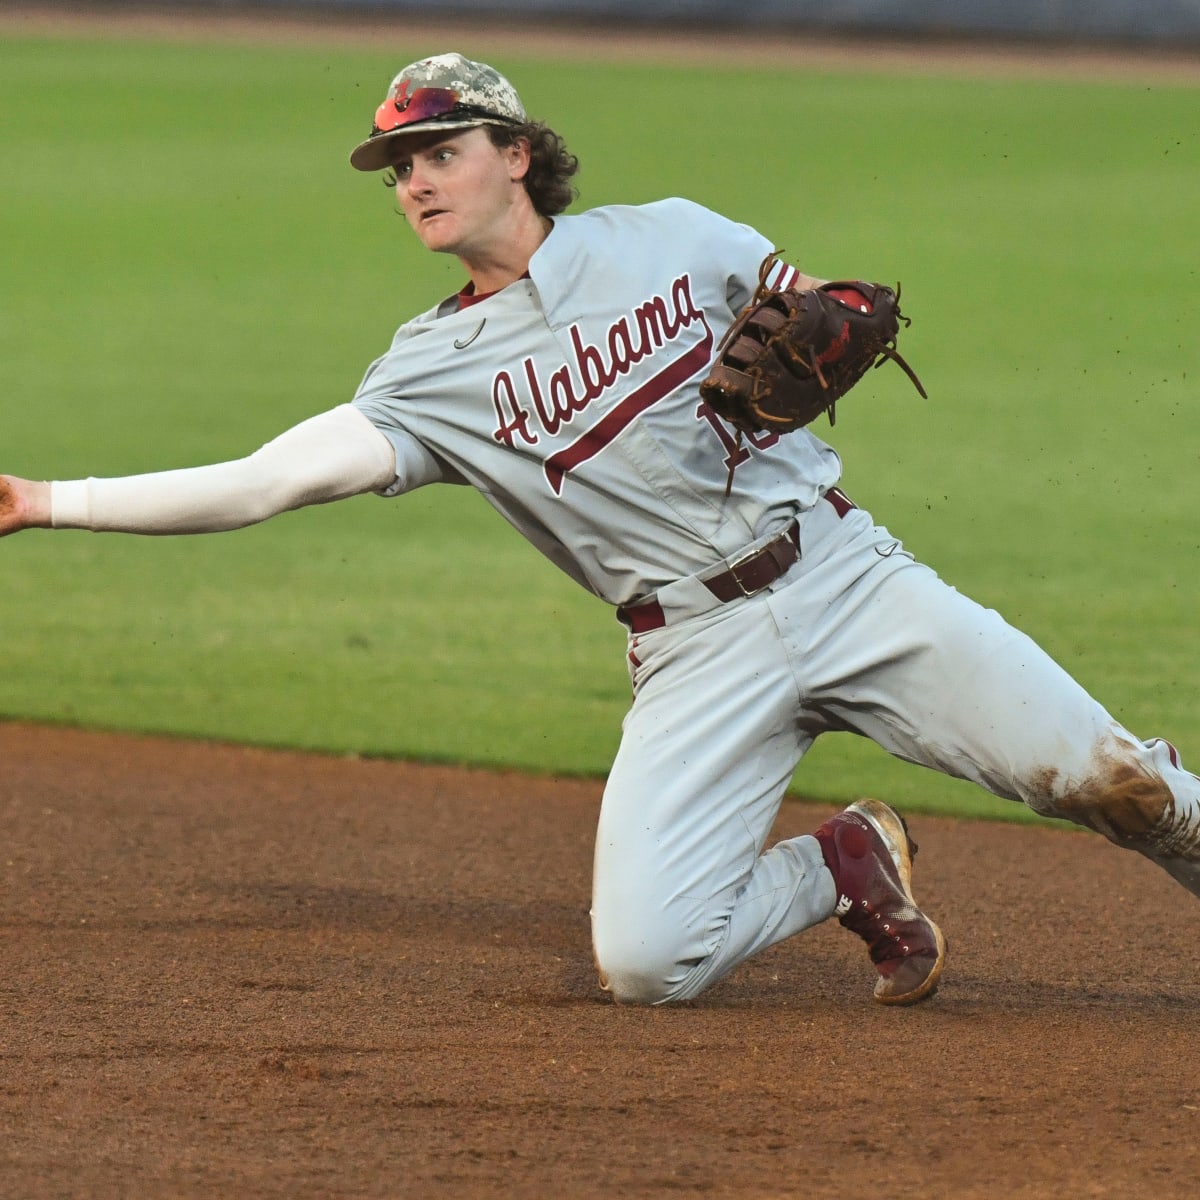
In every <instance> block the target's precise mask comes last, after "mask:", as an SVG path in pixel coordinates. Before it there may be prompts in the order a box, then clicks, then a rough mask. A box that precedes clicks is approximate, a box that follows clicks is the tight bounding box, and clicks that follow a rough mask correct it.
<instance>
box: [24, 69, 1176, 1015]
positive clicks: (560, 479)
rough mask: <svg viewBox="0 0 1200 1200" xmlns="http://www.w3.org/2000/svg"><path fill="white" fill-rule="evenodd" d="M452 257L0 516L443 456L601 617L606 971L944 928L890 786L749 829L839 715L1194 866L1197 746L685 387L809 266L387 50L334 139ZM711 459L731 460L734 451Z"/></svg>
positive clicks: (924, 968) (908, 749) (906, 995)
mask: <svg viewBox="0 0 1200 1200" xmlns="http://www.w3.org/2000/svg"><path fill="white" fill-rule="evenodd" d="M350 161H351V163H352V164H353V165H354V166H355V167H356V168H358V169H359V170H362V171H390V172H391V173H392V175H391V176H389V177H388V178H389V179H391V178H393V177H394V184H395V191H396V197H397V201H398V203H399V205H400V207H401V209H402V211H403V214H404V216H405V217H406V218H407V221H408V223H409V224H410V225H411V227H412V229H413V232H414V233H415V234H416V236H417V237H418V238H420V240H421V241H422V243H423V244H424V245H425V246H426V247H427V248H428V249H429V250H431V251H436V252H439V253H444V254H451V255H454V256H456V257H457V259H458V260H459V262H460V263H461V265H462V267H463V270H464V274H465V282H464V285H463V287H462V289H461V291H459V292H458V293H457V294H456V295H453V296H450V297H448V298H447V299H445V300H443V301H442V302H441V303H439V304H437V305H436V306H435V307H433V308H431V309H430V310H429V311H428V312H424V313H421V314H420V315H419V316H416V317H414V318H412V319H411V320H409V321H407V322H406V323H405V324H403V325H401V326H400V328H399V330H398V331H397V332H396V334H395V337H394V338H393V340H392V342H391V345H390V346H389V347H388V348H387V349H386V351H385V352H384V353H383V354H382V355H381V356H380V357H379V358H378V359H376V360H375V362H373V363H372V364H371V365H370V366H369V367H368V369H367V371H366V374H365V376H364V377H363V380H362V382H361V383H360V384H359V386H358V389H357V391H356V392H355V394H354V395H353V398H352V399H351V400H350V401H349V402H348V403H342V404H338V405H336V406H335V407H332V408H330V409H329V410H328V411H325V412H322V413H320V414H318V415H316V416H314V417H312V418H310V419H309V420H307V421H304V422H302V423H301V424H300V425H297V426H296V427H295V428H293V429H290V430H288V431H286V432H284V433H283V434H281V435H280V436H279V437H277V438H275V439H274V440H273V441H271V442H269V443H267V444H266V445H265V446H263V447H262V448H261V449H259V450H257V451H255V452H254V453H252V454H250V455H249V456H248V457H246V458H243V459H240V460H238V461H233V462H226V463H220V464H215V465H210V466H203V467H196V468H191V469H185V470H176V471H168V472H162V473H157V474H150V475H139V476H131V477H126V478H118V479H94V478H92V479H83V480H68V481H59V482H53V483H42V482H33V481H29V480H23V479H18V478H15V477H12V476H3V477H0V533H11V532H14V531H16V530H19V529H23V528H26V527H31V526H41V527H51V528H59V529H64V528H65V529H91V530H118V531H126V532H133V533H156V534H178V533H201V532H211V531H216V530H225V529H233V528H237V527H241V526H245V525H249V524H251V523H254V522H258V521H262V520H264V519H266V518H268V517H271V516H272V515H274V514H277V513H281V512H284V511H286V510H290V509H295V508H299V507H301V506H303V505H309V504H319V503H324V502H327V501H332V500H337V499H339V498H342V497H346V496H351V495H355V494H359V493H364V492H375V493H377V494H379V495H380V496H384V497H395V496H400V495H401V494H403V493H405V492H410V491H412V490H414V489H416V488H419V487H423V486H425V485H428V484H435V483H443V484H446V483H450V484H466V485H470V486H472V487H475V488H477V489H478V490H479V491H480V492H481V493H482V494H483V496H484V497H485V498H486V500H487V501H488V502H489V503H490V504H491V505H492V506H493V507H495V509H496V510H497V511H498V512H499V513H500V514H501V515H502V516H503V517H504V518H505V519H506V520H507V521H508V522H509V523H510V524H511V525H513V526H514V527H515V528H516V529H517V530H518V531H519V532H520V533H521V534H522V535H523V536H525V537H526V538H527V539H529V541H530V542H532V543H533V544H534V545H535V546H536V547H537V548H538V549H539V550H541V551H542V552H543V553H544V554H545V555H546V557H547V558H549V559H550V560H551V561H552V562H553V563H554V564H555V565H556V566H558V567H560V568H561V569H562V570H564V571H565V572H567V574H568V575H570V576H571V578H573V579H574V580H576V581H577V582H578V583H579V584H580V585H581V586H582V587H584V588H586V589H588V591H590V592H592V593H593V594H595V595H596V596H598V597H599V598H600V599H601V600H603V601H605V602H607V603H608V604H610V605H612V606H613V607H614V608H615V610H616V614H617V617H618V618H619V619H620V621H621V622H623V624H624V625H625V627H626V629H627V630H628V670H629V676H630V680H631V683H632V688H633V701H632V705H631V707H630V710H629V713H628V715H627V717H626V719H625V722H624V726H623V737H622V740H621V744H620V748H619V751H618V753H617V756H616V760H615V762H614V763H613V766H612V771H611V774H610V775H609V778H608V781H607V784H606V787H605V790H604V798H603V804H602V807H601V812H600V818H599V825H598V829H597V834H596V845H595V863H594V877H593V896H592V935H593V951H594V954H595V959H596V963H597V967H598V970H599V974H600V981H601V984H602V986H603V987H605V988H607V989H608V990H609V991H610V992H611V994H612V995H613V997H615V998H616V999H617V1000H619V1001H625V1002H636V1003H662V1002H668V1001H675V1000H684V999H689V998H692V997H695V996H697V995H699V994H700V993H701V992H703V991H704V990H705V989H706V988H707V987H709V986H710V985H711V984H712V983H714V982H715V981H716V980H718V979H720V978H721V977H722V976H724V975H725V974H726V973H727V972H729V971H730V970H732V969H733V968H734V967H735V966H736V965H737V964H738V963H740V962H742V961H743V960H744V959H746V958H748V957H749V956H750V955H753V954H755V953H757V952H758V951H760V950H763V949H765V948H766V947H768V946H770V945H773V944H774V943H776V942H779V941H780V940H782V939H784V938H787V937H789V936H791V935H793V934H796V933H799V932H800V931H802V930H804V929H806V928H808V927H810V926H812V925H814V924H816V923H818V922H820V921H824V920H827V919H828V918H830V917H834V916H836V917H837V918H838V919H839V920H840V921H841V923H842V924H843V925H845V926H846V927H847V928H848V929H850V930H851V931H852V932H854V933H856V934H857V935H859V936H860V937H862V938H863V940H864V941H865V942H866V943H867V948H868V953H869V957H870V959H871V961H872V962H873V964H874V967H875V973H876V980H875V985H874V994H875V998H876V999H877V1000H879V1001H880V1002H882V1003H885V1004H911V1003H915V1002H917V1001H919V1000H923V999H925V998H926V997H928V996H930V995H932V994H933V992H934V990H935V989H936V987H937V984H938V980H939V976H940V975H941V972H942V968H943V965H944V962H945V956H946V944H945V940H944V938H943V935H942V933H941V931H940V929H939V928H938V926H937V925H936V924H935V923H934V922H933V921H932V920H931V919H930V918H929V917H928V916H927V915H926V914H925V913H924V912H923V911H922V910H921V909H920V908H919V907H918V905H917V903H916V901H915V899H914V897H913V893H912V854H913V851H914V849H915V847H914V846H913V845H912V843H911V842H910V841H909V838H908V834H907V830H906V828H905V825H904V823H903V822H902V821H901V819H900V818H899V816H898V815H897V814H896V813H894V812H893V811H892V810H891V809H890V808H888V807H887V806H886V805H884V804H882V803H879V802H877V801H873V800H864V801H860V802H858V803H856V804H852V805H850V807H849V808H847V809H846V810H845V811H843V812H841V813H839V814H838V815H836V816H834V817H833V818H832V819H831V820H829V821H826V822H825V823H824V824H823V825H821V827H820V828H818V829H817V830H815V831H814V833H813V834H812V835H805V836H801V837H796V838H791V839H788V840H785V841H781V842H778V843H776V844H775V845H772V846H770V847H767V845H766V842H767V837H768V833H769V830H770V828H771V826H772V822H773V820H774V818H775V816H776V813H777V811H778V808H779V804H780V801H781V798H782V796H783V794H784V790H785V788H786V786H787V784H788V782H789V780H790V779H791V777H792V774H793V771H794V769H795V767H796V765H797V763H798V762H799V760H800V759H801V757H802V756H803V755H804V753H805V752H806V751H807V750H808V749H809V747H811V746H812V744H813V743H814V741H815V740H816V739H817V738H818V737H819V736H820V735H821V734H822V733H825V732H827V731H833V730H840V731H849V732H853V733H856V734H860V735H863V736H866V737H869V738H871V739H873V740H874V741H875V742H877V743H878V744H879V745H881V746H882V747H884V748H885V749H886V750H888V751H889V752H890V753H892V754H894V755H896V756H898V757H900V758H903V759H906V760H908V761H910V762H913V763H917V764H921V765H923V766H926V767H932V768H934V769H935V770H938V771H942V772H945V773H946V774H949V775H953V776H957V777H960V778H964V779H970V780H973V781H975V782H976V783H978V784H980V785H981V786H982V787H984V788H986V789H988V790H990V791H991V792H994V793H995V794H997V795H999V796H1004V797H1007V798H1010V799H1013V800H1017V801H1021V802H1023V803H1025V804H1027V805H1029V806H1030V807H1031V808H1033V809H1034V810H1036V811H1037V812H1039V813H1043V814H1047V815H1051V816H1057V817H1064V818H1066V819H1068V820H1071V821H1075V822H1077V823H1079V824H1081V825H1085V826H1088V827H1090V828H1092V829H1095V830H1098V831H1100V832H1101V833H1103V834H1104V835H1105V836H1106V837H1107V838H1109V839H1110V840H1111V841H1113V842H1114V843H1116V844H1117V845H1118V846H1123V847H1129V848H1132V849H1134V850H1137V851H1139V852H1140V853H1142V854H1144V855H1146V856H1147V857H1149V858H1150V859H1152V860H1153V861H1154V862H1156V863H1158V864H1159V865H1161V866H1162V867H1164V868H1165V869H1166V870H1167V871H1168V872H1170V874H1171V875H1172V876H1173V877H1174V878H1175V879H1177V880H1178V881H1179V882H1180V883H1182V884H1183V885H1184V886H1185V887H1186V888H1187V889H1188V890H1190V891H1191V892H1193V893H1195V894H1200V780H1198V779H1197V778H1196V777H1195V776H1193V775H1191V774H1189V773H1188V772H1187V771H1185V770H1184V769H1183V768H1182V766H1181V765H1180V760H1179V755H1178V754H1177V753H1176V751H1175V749H1174V748H1173V747H1172V746H1171V745H1170V744H1169V743H1167V742H1165V741H1163V740H1161V739H1154V740H1150V741H1141V740H1139V739H1138V738H1136V737H1135V736H1133V735H1132V734H1131V733H1129V732H1127V731H1126V730H1125V729H1124V728H1122V727H1121V726H1120V725H1119V724H1118V723H1117V722H1116V721H1115V720H1114V719H1113V718H1112V717H1111V716H1110V715H1109V714H1108V713H1107V712H1106V711H1105V710H1104V709H1103V708H1102V707H1101V706H1100V705H1099V704H1098V703H1097V702H1096V701H1095V700H1093V699H1092V698H1091V697H1090V696H1089V695H1087V694H1086V693H1085V691H1084V690H1083V689H1082V688H1081V687H1080V686H1079V685H1078V684H1077V683H1076V682H1075V681H1074V680H1073V679H1072V678H1071V677H1070V676H1069V675H1068V674H1067V673H1066V672H1065V671H1064V670H1063V669H1062V668H1061V667H1059V666H1058V665H1057V664H1056V663H1054V662H1053V661H1052V660H1051V659H1050V658H1049V657H1048V656H1047V655H1046V654H1045V653H1044V652H1043V651H1041V650H1040V649H1039V648H1038V647H1037V646H1036V645H1034V644H1033V643H1032V642H1031V641H1030V640H1029V639H1028V638H1027V637H1025V636H1024V635H1023V634H1021V633H1019V632H1018V631H1017V630H1015V629H1013V628H1011V627H1010V626H1008V625H1007V624H1005V622H1004V621H1003V620H1002V619H1001V618H1000V616H999V615H997V614H996V613H995V612H993V611H990V610H987V609H984V608H981V607H980V606H979V605H977V604H975V603H974V602H972V601H971V600H969V599H967V598H966V597H964V596H962V595H961V594H960V593H958V592H957V591H955V590H954V589H953V588H951V587H949V586H948V585H946V584H945V583H943V582H942V580H941V579H940V578H939V577H938V576H937V575H936V574H935V573H934V571H932V570H931V569H930V568H929V567H927V566H924V565H922V564H920V563H918V562H916V561H915V560H914V558H913V556H912V555H911V554H910V553H909V552H908V551H907V550H905V548H904V546H903V545H902V543H901V542H900V541H899V540H898V539H897V538H896V537H895V536H894V535H892V534H891V533H889V532H888V531H887V530H886V529H885V528H883V527H881V526H878V525H876V524H875V522H874V521H873V520H872V518H871V516H870V515H869V514H868V513H867V512H865V511H864V510H863V509H861V508H858V507H856V505H855V504H854V502H853V501H852V500H851V499H850V498H849V497H848V496H846V495H845V493H843V492H842V491H841V490H840V489H839V488H838V486H837V485H838V480H839V478H840V473H841V464H840V460H839V457H838V455H837V453H836V452H835V451H834V450H833V449H832V448H831V447H830V446H829V445H827V444H825V443H824V442H823V441H821V440H819V439H818V438H817V437H816V436H814V435H813V434H812V433H811V432H810V431H809V430H808V429H807V428H803V429H799V430H797V431H795V432H790V433H788V434H786V435H780V434H778V433H774V432H750V433H748V434H745V436H742V434H741V433H735V431H734V430H733V428H731V426H730V425H729V424H728V423H727V422H726V421H725V420H724V419H722V418H721V417H719V416H718V415H717V414H716V412H715V411H714V410H713V409H712V407H711V406H709V405H708V404H706V403H705V402H704V400H702V398H701V394H700V385H701V382H702V381H703V380H704V378H705V376H706V372H707V371H708V370H709V367H710V364H711V363H712V362H713V360H714V356H715V355H716V354H717V353H718V352H719V349H720V346H721V342H722V337H723V335H724V333H725V332H726V330H727V329H729V327H730V326H731V324H732V323H733V322H734V321H735V319H736V318H737V316H738V314H739V313H740V312H741V311H742V310H743V309H744V308H745V307H746V306H747V304H748V302H749V301H750V300H751V297H752V296H753V295H754V293H755V291H756V288H757V287H758V284H759V282H760V264H764V263H765V264H766V265H765V266H764V278H763V280H762V282H763V284H764V286H767V287H790V288H793V289H801V290H803V289H811V288H816V287H818V286H820V285H821V284H822V283H823V281H821V280H816V279H813V278H812V277H809V276H805V275H802V274H801V273H800V272H799V271H798V270H797V269H796V268H794V267H792V266H790V265H788V264H786V263H783V262H779V261H776V260H775V259H773V258H772V257H771V253H772V246H771V242H770V241H768V240H767V239H766V238H765V237H764V236H763V235H762V234H760V233H758V232H756V231H755V230H753V229H750V228H748V227H747V226H745V225H741V224H737V223H735V222H733V221H731V220H728V219H726V218H725V217H723V216H719V215H717V214H715V213H713V212H711V211H708V210H706V209H704V208H702V207H700V206H698V205H696V204H693V203H689V202H688V201H686V200H682V199H668V200H663V201H661V202H658V203H652V204H647V205H642V206H612V207H604V208H599V209H594V210H591V211H587V212H582V213H580V214H578V215H563V214H564V210H565V209H566V208H567V207H568V205H569V203H570V201H571V199H572V198H573V194H574V192H573V187H572V183H571V180H572V176H573V174H574V172H575V169H576V165H577V164H576V162H575V160H574V158H573V157H572V156H571V155H569V154H568V153H567V151H566V148H565V146H564V144H563V142H562V139H561V138H560V137H559V136H558V135H557V134H556V133H555V132H554V131H553V130H551V129H549V128H547V127H546V126H545V125H543V124H541V123H538V122H533V121H531V120H530V119H529V118H528V117H527V115H526V113H525V110H524V108H523V106H522V103H521V101H520V99H519V97H518V95H517V93H516V91H515V90H514V89H513V87H512V85H511V84H510V83H509V82H508V81H507V80H506V79H505V78H503V77H502V76H501V75H500V74H499V73H498V72H496V71H495V70H494V69H493V68H491V67H489V66H487V65H484V64H481V63H476V62H471V61H468V60H466V59H464V58H463V57H461V56H460V55H457V54H443V55H438V56H436V57H433V58H429V59H425V60H423V61H420V62H416V63H413V64H411V65H410V66H408V67H406V68H405V69H404V70H403V71H401V72H400V74H399V75H397V76H396V78H395V80H394V81H393V82H392V84H391V87H390V88H389V90H388V92H387V97H386V99H385V100H384V102H383V104H381V105H380V107H379V109H378V111H377V112H376V114H375V120H374V124H373V127H372V129H371V134H370V136H369V137H368V138H367V139H366V140H365V141H363V142H362V143H361V144H360V145H358V146H357V147H356V148H355V149H354V150H353V152H352V154H351V155H350ZM734 468H736V469H734Z"/></svg>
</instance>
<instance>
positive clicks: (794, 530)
mask: <svg viewBox="0 0 1200 1200" xmlns="http://www.w3.org/2000/svg"><path fill="white" fill-rule="evenodd" d="M824 499H826V500H828V501H829V503H830V504H832V505H833V507H834V509H836V511H837V515H838V516H839V517H844V516H845V515H846V514H847V513H848V512H850V510H851V509H853V508H855V507H856V505H855V503H854V501H853V500H851V499H850V497H849V496H847V495H846V493H845V492H843V491H842V489H841V488H836V487H832V488H830V489H829V491H827V492H826V493H825V496H824ZM799 557H800V523H799V522H798V521H797V520H795V518H793V519H792V521H791V522H790V523H789V524H788V527H787V528H786V529H785V530H784V531H783V532H782V533H780V534H777V535H776V536H775V537H773V538H772V539H771V540H770V541H769V542H767V544H766V545H765V546H760V547H759V548H758V549H757V550H755V551H753V552H752V553H750V554H747V555H744V556H743V557H742V558H739V559H735V560H734V561H733V562H731V563H730V564H729V567H728V569H726V570H725V571H723V572H722V573H721V574H720V575H714V576H713V577H712V578H711V579H702V580H701V581H700V582H701V583H703V584H704V586H705V587H706V588H708V590H709V591H710V592H712V594H713V595H714V596H716V598H717V599H718V600H720V601H721V603H722V604H728V603H729V602H730V601H731V600H737V599H739V598H740V597H742V596H753V595H755V593H757V592H761V591H762V590H763V589H764V588H766V587H770V585H771V584H773V583H774V582H775V580H777V579H778V578H779V577H780V576H781V575H782V574H783V573H784V572H785V571H787V570H789V569H790V568H791V567H792V565H793V564H794V563H795V562H796V560H797V559H798V558H799ZM617 619H618V620H620V621H622V622H623V623H624V624H625V625H627V626H628V627H629V629H631V630H632V631H633V632H634V633H649V632H650V631H651V630H652V629H661V628H662V627H663V626H664V625H665V624H666V623H667V618H666V617H665V616H664V615H663V610H662V605H661V604H659V602H658V601H657V600H644V601H642V603H641V604H622V605H621V606H620V607H619V608H618V609H617Z"/></svg>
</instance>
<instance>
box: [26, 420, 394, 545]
mask: <svg viewBox="0 0 1200 1200" xmlns="http://www.w3.org/2000/svg"><path fill="white" fill-rule="evenodd" d="M395 472H396V454H395V451H394V450H393V449H392V445H391V443H390V442H389V441H388V439H387V438H385V437H384V436H383V434H381V433H380V432H379V430H378V429H376V428H375V426H374V425H372V424H371V422H370V421H369V420H367V418H366V417H365V416H363V414H362V413H361V412H359V411H358V409H356V408H354V407H352V406H351V405H349V404H342V405H339V406H338V407H337V408H334V409H330V410H329V411H328V412H324V413H320V414H318V415H317V416H315V417H310V418H309V419H308V420H307V421H302V422H301V423H300V424H299V425H296V426H294V427H293V428H291V429H289V430H287V432H286V433H281V434H280V435H279V437H277V438H275V439H274V440H273V441H270V442H268V443H267V444H266V445H265V446H263V447H262V448H261V449H260V450H257V451H255V452H254V453H253V454H251V455H250V456H249V457H247V458H241V459H237V460H236V461H234V462H226V463H215V464H213V465H212V466H207V467H188V468H185V469H184V470H179V471H159V472H156V473H155V474H152V475H127V476H125V477H124V478H120V479H76V480H70V481H67V482H62V481H55V482H53V483H52V484H51V485H50V507H51V523H52V524H53V526H54V528H55V529H93V530H109V531H115V532H122V533H217V532H219V531H221V530H226V529H240V528H242V527H243V526H245V525H254V524H256V523H257V522H259V521H265V520H266V519H267V518H268V517H273V516H275V515H276V514H278V513H281V512H287V511H289V510H290V509H293V508H301V507H303V506H304V505H306V504H324V503H326V502H327V501H329V500H341V499H344V498H345V497H346V496H356V495H358V494H359V493H360V492H369V491H372V490H373V489H377V488H382V487H386V486H387V485H388V484H390V483H391V482H392V480H393V479H394V478H395Z"/></svg>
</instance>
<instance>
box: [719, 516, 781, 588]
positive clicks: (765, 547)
mask: <svg viewBox="0 0 1200 1200" xmlns="http://www.w3.org/2000/svg"><path fill="white" fill-rule="evenodd" d="M791 540H792V539H791V538H789V537H788V534H787V530H786V529H785V530H784V531H783V532H782V533H777V534H776V535H775V536H774V537H773V538H771V539H770V540H769V541H766V542H763V544H762V545H761V546H759V548H758V549H757V550H751V551H749V552H748V553H746V554H743V555H742V556H741V557H740V558H735V559H734V560H733V562H731V563H730V564H729V566H728V568H727V570H728V572H729V574H730V575H732V576H733V582H734V583H736V584H737V585H738V589H739V590H740V591H741V593H742V595H743V596H746V597H749V596H757V595H758V593H759V592H765V591H766V590H767V588H769V587H770V586H771V584H773V583H774V582H775V580H776V579H778V578H779V576H780V575H782V574H783V572H782V571H780V572H779V573H778V574H777V575H775V576H774V578H772V579H768V580H767V582H766V583H763V584H759V586H758V587H756V588H747V587H746V585H745V584H744V583H743V582H742V580H741V576H740V575H738V570H737V569H738V567H740V566H741V565H742V564H743V563H748V562H749V561H750V560H751V559H752V558H757V557H758V556H759V555H760V554H766V555H768V556H769V557H770V559H771V561H772V562H776V561H777V560H776V558H775V556H774V555H773V554H771V552H770V547H771V546H774V545H775V543H776V542H789V543H790V542H791Z"/></svg>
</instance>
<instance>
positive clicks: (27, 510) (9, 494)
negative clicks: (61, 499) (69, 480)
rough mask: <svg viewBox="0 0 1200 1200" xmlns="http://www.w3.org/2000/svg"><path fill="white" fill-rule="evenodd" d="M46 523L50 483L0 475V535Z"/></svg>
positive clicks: (41, 525) (42, 526)
mask: <svg viewBox="0 0 1200 1200" xmlns="http://www.w3.org/2000/svg"><path fill="white" fill-rule="evenodd" d="M49 524H50V485H49V484H48V483H39V482H36V481H35V480H32V479H18V478H17V477H16V476H15V475H0V537H6V536H7V535H8V534H10V533H16V532H17V531H18V530H21V529H35V528H38V527H40V528H46V527H47V526H49Z"/></svg>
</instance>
